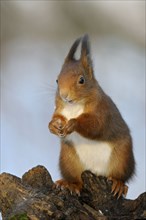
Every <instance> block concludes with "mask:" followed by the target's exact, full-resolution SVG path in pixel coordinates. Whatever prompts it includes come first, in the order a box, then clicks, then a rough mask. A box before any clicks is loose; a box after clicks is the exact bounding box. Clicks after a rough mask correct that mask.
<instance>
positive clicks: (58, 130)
mask: <svg viewBox="0 0 146 220" xmlns="http://www.w3.org/2000/svg"><path fill="white" fill-rule="evenodd" d="M66 123H67V119H66V118H65V117H63V116H61V115H57V116H54V117H53V119H52V121H50V123H49V125H48V128H49V130H50V132H51V133H53V134H56V135H58V136H60V137H62V133H63V129H64V127H65V125H66Z"/></svg>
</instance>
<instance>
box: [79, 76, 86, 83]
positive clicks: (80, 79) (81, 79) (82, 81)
mask: <svg viewBox="0 0 146 220" xmlns="http://www.w3.org/2000/svg"><path fill="white" fill-rule="evenodd" d="M84 82H85V78H84V77H83V76H81V77H80V78H79V81H78V83H79V84H84Z"/></svg>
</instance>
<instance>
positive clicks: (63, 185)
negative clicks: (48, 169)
mask: <svg viewBox="0 0 146 220" xmlns="http://www.w3.org/2000/svg"><path fill="white" fill-rule="evenodd" d="M53 188H60V189H61V190H64V189H68V190H69V191H70V193H71V195H72V194H76V195H78V196H80V191H81V189H82V184H81V183H70V182H68V181H66V180H64V179H61V180H57V181H56V182H55V184H54V186H53Z"/></svg>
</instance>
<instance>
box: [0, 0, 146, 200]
mask: <svg viewBox="0 0 146 220" xmlns="http://www.w3.org/2000/svg"><path fill="white" fill-rule="evenodd" d="M85 33H88V34H89V36H90V42H91V48H92V58H93V63H94V70H95V75H96V78H97V80H98V81H99V83H100V85H101V86H102V88H103V89H104V91H105V92H106V93H107V94H108V95H109V96H111V98H112V99H113V101H114V102H115V103H116V105H117V107H118V108H119V110H120V112H121V113H122V115H123V117H124V119H125V120H126V122H127V124H128V125H129V127H130V129H131V133H132V137H133V145H134V154H135V159H136V163H137V174H136V176H135V178H134V179H133V181H131V182H130V183H129V192H128V195H127V198H131V199H134V198H136V197H137V196H138V195H139V194H140V193H142V192H144V191H145V190H146V189H145V1H84V2H83V1H68V2H67V1H13V0H11V1H1V172H8V173H11V174H14V175H17V176H20V177H21V176H22V175H23V173H24V172H26V171H28V170H29V169H31V168H32V167H34V166H36V165H38V164H41V165H44V166H45V167H46V168H47V169H48V170H49V172H50V173H51V175H52V178H53V180H56V179H58V178H59V177H60V176H59V169H58V157H59V151H60V145H59V139H58V138H57V137H56V136H54V135H52V134H50V133H49V131H48V122H49V121H50V120H51V116H52V113H53V110H54V97H55V90H56V82H55V80H56V78H57V75H58V74H59V71H60V69H61V66H62V64H63V61H64V58H65V56H66V55H67V53H68V51H69V49H70V47H71V45H72V43H73V42H74V40H75V39H76V38H78V37H80V36H82V35H83V34H85Z"/></svg>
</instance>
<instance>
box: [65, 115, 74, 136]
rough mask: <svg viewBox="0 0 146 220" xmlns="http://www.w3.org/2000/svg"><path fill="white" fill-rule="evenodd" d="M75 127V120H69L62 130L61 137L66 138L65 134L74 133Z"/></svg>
mask: <svg viewBox="0 0 146 220" xmlns="http://www.w3.org/2000/svg"><path fill="white" fill-rule="evenodd" d="M76 126H77V120H76V119H75V118H73V119H70V120H69V121H68V123H67V124H66V126H65V127H64V129H63V135H64V136H66V135H67V134H71V133H72V132H73V131H75V129H76Z"/></svg>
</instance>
